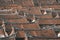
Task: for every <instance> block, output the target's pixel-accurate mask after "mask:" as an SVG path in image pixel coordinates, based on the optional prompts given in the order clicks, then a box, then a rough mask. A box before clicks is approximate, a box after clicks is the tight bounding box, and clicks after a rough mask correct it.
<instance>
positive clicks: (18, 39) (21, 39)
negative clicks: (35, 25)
mask: <svg viewBox="0 0 60 40" xmlns="http://www.w3.org/2000/svg"><path fill="white" fill-rule="evenodd" d="M16 40H24V38H16Z"/></svg>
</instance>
